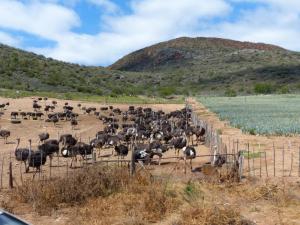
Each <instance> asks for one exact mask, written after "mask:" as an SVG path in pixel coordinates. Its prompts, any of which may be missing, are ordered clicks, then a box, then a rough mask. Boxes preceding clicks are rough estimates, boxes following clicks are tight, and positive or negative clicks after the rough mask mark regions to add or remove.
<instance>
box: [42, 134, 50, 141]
mask: <svg viewBox="0 0 300 225" xmlns="http://www.w3.org/2000/svg"><path fill="white" fill-rule="evenodd" d="M49 137H50V136H49V133H47V132H46V133H40V134H39V139H40V142H44V141H46V140H48V139H49Z"/></svg>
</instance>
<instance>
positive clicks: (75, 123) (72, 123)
mask: <svg viewBox="0 0 300 225" xmlns="http://www.w3.org/2000/svg"><path fill="white" fill-rule="evenodd" d="M77 125H78V121H77V120H75V119H72V120H71V126H72V130H75V127H76V126H77Z"/></svg>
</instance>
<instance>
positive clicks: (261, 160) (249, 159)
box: [189, 106, 300, 177]
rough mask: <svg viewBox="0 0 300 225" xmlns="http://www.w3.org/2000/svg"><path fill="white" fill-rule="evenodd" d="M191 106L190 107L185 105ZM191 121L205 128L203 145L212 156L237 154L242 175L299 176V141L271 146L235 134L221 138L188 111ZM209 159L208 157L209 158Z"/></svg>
mask: <svg viewBox="0 0 300 225" xmlns="http://www.w3.org/2000/svg"><path fill="white" fill-rule="evenodd" d="M189 107H190V108H191V109H192V106H189ZM191 118H192V122H193V124H195V125H196V126H201V127H204V128H205V129H206V137H205V145H206V146H207V147H208V148H209V149H210V152H211V154H212V155H215V154H234V155H236V157H239V156H241V157H242V159H241V164H242V165H240V167H241V172H242V173H243V174H242V176H256V177H300V142H297V141H294V142H291V141H288V142H287V143H281V142H279V143H278V142H273V143H272V146H271V147H270V146H268V145H267V146H266V145H261V144H259V143H252V142H251V141H249V140H245V139H243V140H240V139H238V138H235V137H228V136H225V135H224V136H225V137H223V135H222V134H220V131H219V130H218V129H214V127H213V125H212V124H209V123H207V121H205V120H202V119H201V115H198V114H197V112H194V111H193V112H192V116H191ZM211 160H212V159H211Z"/></svg>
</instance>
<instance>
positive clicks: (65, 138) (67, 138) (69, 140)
mask: <svg viewBox="0 0 300 225" xmlns="http://www.w3.org/2000/svg"><path fill="white" fill-rule="evenodd" d="M59 142H62V144H63V146H73V145H75V144H76V143H77V140H76V139H75V138H74V137H73V136H72V134H63V135H61V136H60V138H59Z"/></svg>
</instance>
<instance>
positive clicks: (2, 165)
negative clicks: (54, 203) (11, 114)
mask: <svg viewBox="0 0 300 225" xmlns="http://www.w3.org/2000/svg"><path fill="white" fill-rule="evenodd" d="M299 153H300V151H299ZM3 167H4V156H3V157H2V163H1V180H0V186H1V189H2V188H3Z"/></svg>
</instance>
